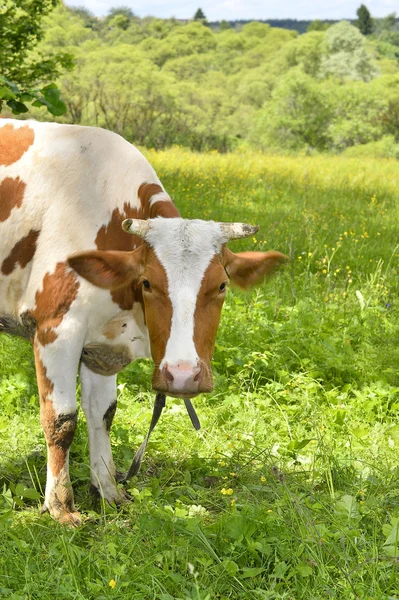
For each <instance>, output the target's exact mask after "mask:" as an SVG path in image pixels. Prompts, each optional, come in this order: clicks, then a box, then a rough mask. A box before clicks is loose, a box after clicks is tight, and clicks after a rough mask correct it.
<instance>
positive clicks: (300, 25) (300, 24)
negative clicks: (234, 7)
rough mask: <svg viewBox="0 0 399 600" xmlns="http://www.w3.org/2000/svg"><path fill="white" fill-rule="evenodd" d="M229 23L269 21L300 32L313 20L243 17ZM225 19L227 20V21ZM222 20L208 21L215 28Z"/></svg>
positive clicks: (237, 24) (305, 29) (268, 22)
mask: <svg viewBox="0 0 399 600" xmlns="http://www.w3.org/2000/svg"><path fill="white" fill-rule="evenodd" d="M226 21H227V23H229V25H230V26H231V27H232V28H234V29H235V28H237V27H240V26H242V25H246V24H247V23H252V22H253V21H258V22H259V23H267V24H268V25H270V26H271V27H281V29H291V30H293V31H298V33H306V31H307V29H308V27H309V25H310V24H311V23H312V20H309V21H298V20H297V19H246V20H244V19H242V20H239V21H229V20H227V19H226ZM226 21H225V22H226ZM220 23H221V21H208V25H209V26H210V27H211V28H212V29H213V28H215V29H216V28H218V27H220ZM323 23H328V24H329V25H334V23H338V20H335V21H333V20H331V19H323Z"/></svg>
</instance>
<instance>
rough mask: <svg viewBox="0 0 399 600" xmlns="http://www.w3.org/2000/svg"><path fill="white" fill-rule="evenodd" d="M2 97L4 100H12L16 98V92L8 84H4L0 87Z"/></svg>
mask: <svg viewBox="0 0 399 600" xmlns="http://www.w3.org/2000/svg"><path fill="white" fill-rule="evenodd" d="M0 98H1V99H2V100H11V99H12V98H15V94H14V93H13V92H12V91H11V90H10V88H9V87H8V86H6V85H2V86H1V87H0Z"/></svg>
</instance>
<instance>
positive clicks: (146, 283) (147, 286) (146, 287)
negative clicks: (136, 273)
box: [143, 279, 151, 290]
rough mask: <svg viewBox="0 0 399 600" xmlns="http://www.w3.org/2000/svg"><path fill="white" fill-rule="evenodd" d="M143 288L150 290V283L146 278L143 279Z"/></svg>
mask: <svg viewBox="0 0 399 600" xmlns="http://www.w3.org/2000/svg"><path fill="white" fill-rule="evenodd" d="M143 288H144V289H145V290H150V289H151V285H150V282H149V281H148V279H144V281H143Z"/></svg>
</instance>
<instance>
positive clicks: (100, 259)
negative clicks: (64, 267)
mask: <svg viewBox="0 0 399 600" xmlns="http://www.w3.org/2000/svg"><path fill="white" fill-rule="evenodd" d="M143 246H144V244H143V245H142V246H139V248H137V250H134V251H133V252H120V251H114V250H88V251H87V252H79V253H78V254H73V255H72V256H70V257H69V258H68V264H69V266H70V267H71V268H72V269H73V270H74V271H76V272H77V273H78V274H79V275H80V276H81V277H84V278H85V279H87V281H90V283H92V284H93V285H96V286H97V287H100V288H103V289H106V290H112V289H116V288H119V287H123V286H125V285H128V284H129V283H131V282H132V281H133V280H134V279H138V278H139V277H140V275H141V272H142V269H143V258H144V251H143Z"/></svg>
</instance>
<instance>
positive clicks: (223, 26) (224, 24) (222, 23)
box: [219, 19, 231, 31]
mask: <svg viewBox="0 0 399 600" xmlns="http://www.w3.org/2000/svg"><path fill="white" fill-rule="evenodd" d="M219 27H220V31H226V29H231V25H230V23H229V22H228V21H225V20H224V19H222V20H221V21H220V25H219Z"/></svg>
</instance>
